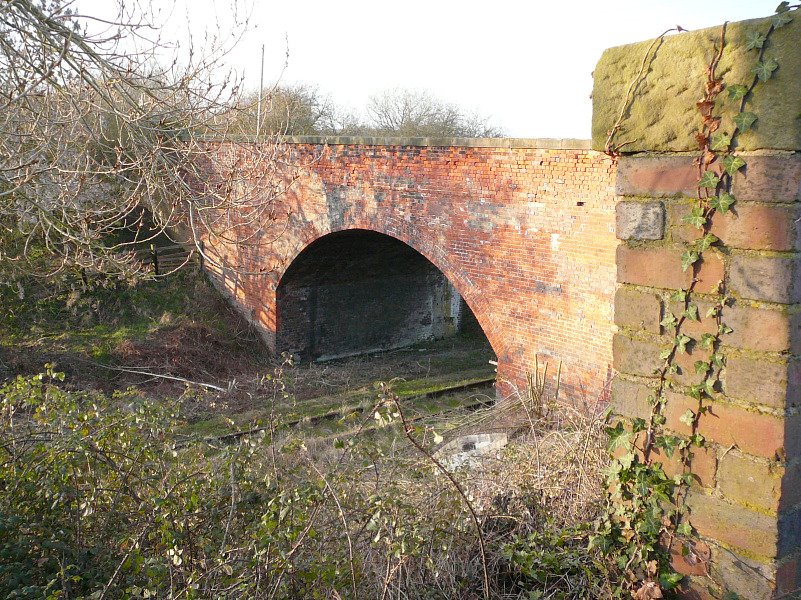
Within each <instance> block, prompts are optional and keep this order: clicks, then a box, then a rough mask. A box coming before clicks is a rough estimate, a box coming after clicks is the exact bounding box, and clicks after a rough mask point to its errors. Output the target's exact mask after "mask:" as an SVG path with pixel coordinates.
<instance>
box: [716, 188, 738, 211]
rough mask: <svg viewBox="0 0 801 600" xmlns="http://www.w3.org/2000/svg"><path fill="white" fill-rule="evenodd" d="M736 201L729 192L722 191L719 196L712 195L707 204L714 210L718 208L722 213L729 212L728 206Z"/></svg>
mask: <svg viewBox="0 0 801 600" xmlns="http://www.w3.org/2000/svg"><path fill="white" fill-rule="evenodd" d="M735 202H736V199H735V198H734V196H732V195H731V194H729V193H726V192H724V193H722V194H721V195H720V196H713V197H712V198H710V199H709V204H710V206H712V208H714V209H715V210H719V211H720V212H721V213H723V214H724V215H725V214H726V213H727V212H729V208H730V207H731V205H732V204H734V203H735Z"/></svg>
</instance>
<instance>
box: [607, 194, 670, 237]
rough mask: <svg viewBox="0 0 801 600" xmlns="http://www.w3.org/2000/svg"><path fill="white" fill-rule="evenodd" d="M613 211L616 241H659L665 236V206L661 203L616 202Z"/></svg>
mask: <svg viewBox="0 0 801 600" xmlns="http://www.w3.org/2000/svg"><path fill="white" fill-rule="evenodd" d="M615 211H616V227H615V231H616V234H617V237H618V239H621V240H661V239H662V237H663V236H664V235H665V205H664V204H662V202H659V201H652V202H625V201H624V202H618V203H617V204H616V205H615Z"/></svg>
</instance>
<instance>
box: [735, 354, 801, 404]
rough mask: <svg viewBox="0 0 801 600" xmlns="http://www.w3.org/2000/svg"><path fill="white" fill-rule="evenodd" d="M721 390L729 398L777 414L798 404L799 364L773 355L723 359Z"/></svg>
mask: <svg viewBox="0 0 801 600" xmlns="http://www.w3.org/2000/svg"><path fill="white" fill-rule="evenodd" d="M722 381H723V390H724V392H725V393H726V395H727V396H728V397H729V398H732V399H734V400H739V401H742V402H753V403H756V404H761V405H764V406H769V407H771V408H776V409H780V410H784V409H790V408H793V407H795V406H798V404H799V403H801V397H800V395H801V362H799V361H798V359H795V358H790V359H788V358H787V357H785V356H775V355H767V356H765V355H753V354H749V355H737V354H730V355H729V356H727V358H726V368H725V369H724V373H723V377H722Z"/></svg>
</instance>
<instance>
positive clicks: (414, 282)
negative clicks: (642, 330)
mask: <svg viewBox="0 0 801 600" xmlns="http://www.w3.org/2000/svg"><path fill="white" fill-rule="evenodd" d="M213 151H214V153H215V154H214V160H213V161H212V162H213V165H214V166H216V167H217V168H219V165H227V168H229V169H230V168H234V166H236V167H237V168H241V166H242V165H246V164H252V163H253V162H254V159H253V157H252V156H249V153H250V152H252V149H251V148H250V147H248V146H246V145H237V146H234V145H227V144H220V145H219V146H216V147H215V148H214V149H213ZM283 158H284V159H285V164H287V165H291V166H288V167H287V169H288V171H287V172H286V173H283V175H284V176H285V177H287V178H289V179H294V183H292V185H290V186H289V188H288V191H287V192H285V193H283V194H281V195H279V196H278V197H277V198H276V207H275V214H276V215H280V216H279V217H278V218H277V219H276V220H275V221H274V222H271V223H264V222H261V223H259V227H257V228H252V227H251V228H247V232H246V234H245V235H254V234H255V236H256V238H258V239H256V238H253V241H254V242H256V241H258V242H259V244H260V246H259V248H258V251H254V252H249V251H248V250H247V248H245V249H242V248H239V249H237V248H235V247H234V246H233V245H230V244H223V243H219V242H218V243H217V244H215V243H209V242H210V241H209V240H207V245H206V252H207V253H209V254H210V256H212V257H217V258H218V259H219V262H220V263H222V264H230V263H234V262H235V263H237V264H239V265H240V268H242V269H243V270H244V271H251V272H254V273H255V274H250V275H247V274H246V275H242V274H238V273H235V272H234V271H233V270H226V269H214V268H212V269H211V271H212V273H213V275H214V277H215V279H216V281H217V283H218V285H219V287H221V288H222V289H225V290H227V292H228V293H229V294H230V295H232V296H233V297H234V298H235V299H236V302H237V303H238V304H239V305H240V307H242V308H243V309H244V311H246V313H247V315H248V316H249V317H250V319H251V320H252V322H253V323H255V324H256V325H257V326H258V327H259V329H260V330H261V331H262V332H263V333H264V337H265V339H266V340H267V342H268V344H269V345H270V346H271V347H272V348H273V349H275V350H277V351H279V352H280V351H291V352H295V353H298V354H300V355H302V356H306V357H309V358H325V357H333V356H340V355H346V354H349V353H357V352H360V351H368V350H376V349H380V348H392V347H399V346H403V345H408V344H410V343H413V342H415V341H419V340H423V339H428V338H431V337H441V336H444V335H447V334H448V333H450V332H452V331H455V330H457V329H459V327H460V325H462V324H464V323H465V322H467V321H469V320H471V317H470V315H471V314H472V315H474V316H475V319H476V320H477V321H478V324H480V327H481V329H482V330H483V332H484V333H485V334H486V336H487V338H488V340H489V341H490V343H491V345H492V348H493V350H494V352H495V354H496V355H497V359H498V372H499V383H500V387H501V388H502V389H503V391H504V392H508V391H512V390H513V389H514V388H520V386H524V385H525V375H526V372H527V371H531V370H532V369H533V367H534V358H535V356H538V358H539V361H540V364H542V361H549V362H550V363H551V366H552V368H555V367H556V363H557V362H558V361H562V363H563V365H562V374H563V377H562V383H563V389H565V390H566V391H567V392H568V393H569V394H572V395H574V396H578V397H581V398H583V399H586V400H595V399H597V398H598V397H599V396H602V395H603V394H604V391H605V390H608V387H609V382H610V378H611V363H612V344H611V339H612V338H611V322H612V297H613V294H614V286H615V246H616V240H615V233H614V201H615V195H614V186H613V176H614V169H613V167H612V162H611V160H610V159H609V158H608V157H606V156H605V155H604V154H603V153H600V152H597V151H593V150H591V149H590V143H589V141H581V140H512V139H488V140H476V139H455V140H454V139H449V140H398V139H394V140H393V139H390V140H375V139H357V138H347V139H336V138H334V139H315V138H296V139H293V140H288V143H287V145H286V146H285V148H284V157H283ZM226 173H227V172H222V171H220V172H217V175H218V176H219V177H220V178H221V180H224V179H225V178H226V176H227V174H226ZM257 181H258V177H256V176H255V175H254V176H253V177H252V178H250V179H247V180H246V181H245V182H244V184H243V185H246V186H248V185H252V186H256V185H258V184H257V183H255V182H257ZM249 182H252V183H249ZM246 193H250V194H254V195H255V196H258V193H259V192H258V191H257V190H256V189H248V190H246ZM211 242H213V241H211ZM467 307H469V309H470V310H469V311H468V309H467Z"/></svg>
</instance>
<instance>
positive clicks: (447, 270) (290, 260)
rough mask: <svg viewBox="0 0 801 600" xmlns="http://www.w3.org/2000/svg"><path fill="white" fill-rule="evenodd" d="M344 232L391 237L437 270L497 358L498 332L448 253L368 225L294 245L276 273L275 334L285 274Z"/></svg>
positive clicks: (475, 290)
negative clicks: (292, 250) (293, 249)
mask: <svg viewBox="0 0 801 600" xmlns="http://www.w3.org/2000/svg"><path fill="white" fill-rule="evenodd" d="M346 232H364V233H372V234H377V235H379V236H382V237H386V238H390V239H392V240H395V241H398V242H400V243H402V244H403V245H405V246H406V247H408V248H410V249H411V250H413V251H414V252H415V253H417V254H418V255H419V256H421V257H423V258H424V259H425V260H426V261H428V262H429V263H430V264H431V265H432V266H433V267H435V268H436V270H437V271H439V272H440V273H442V275H443V276H444V278H445V279H446V280H447V281H448V282H449V283H450V284H451V285H452V286H453V288H454V289H455V290H456V292H457V293H458V294H459V296H460V297H461V298H462V299H463V300H464V302H465V303H466V304H467V306H468V308H469V309H470V311H471V312H472V314H473V316H474V317H475V318H476V320H477V321H478V324H479V327H481V330H482V332H483V333H484V335H485V337H486V338H487V341H488V342H489V344H490V346H492V350H493V352H494V353H495V354H496V356H497V355H498V352H499V350H500V349H501V345H500V344H501V341H500V340H499V339H498V337H497V332H496V331H495V330H494V329H493V327H492V323H491V321H490V318H489V314H488V313H487V311H486V310H485V306H486V303H485V302H484V301H482V300H481V292H482V290H481V289H480V288H479V286H478V285H476V284H475V283H474V282H472V281H471V280H470V279H469V278H468V277H466V276H465V275H464V274H463V273H461V272H460V270H459V269H458V267H455V266H453V265H452V264H451V263H450V261H449V260H448V255H447V251H446V250H445V249H443V248H441V247H438V246H437V245H435V244H431V243H430V242H429V241H428V240H420V239H417V240H415V239H414V238H413V236H408V235H404V234H403V233H404V232H388V231H386V230H382V228H378V227H370V226H362V227H358V226H354V227H349V226H342V227H336V228H331V229H330V230H328V231H325V232H319V231H318V232H317V235H315V236H313V237H312V236H310V237H306V238H303V240H302V241H300V240H298V242H299V243H298V244H297V245H296V250H295V251H294V252H293V253H292V255H291V257H287V260H286V261H285V262H284V263H283V264H282V267H281V269H280V270H278V271H277V272H276V282H275V290H276V305H275V310H276V335H278V333H279V329H280V327H281V323H280V318H279V310H280V300H279V298H278V290H279V289H280V288H281V286H282V284H283V283H284V282H285V275H286V274H287V272H288V271H289V270H290V269H291V268H292V266H293V265H296V264H297V261H298V260H299V259H300V258H301V257H302V256H303V255H304V254H305V253H307V252H308V251H309V249H310V248H311V247H313V246H314V245H316V244H318V243H319V242H323V241H325V240H326V239H327V238H330V237H331V236H332V235H335V234H339V233H346ZM421 242H423V243H421ZM426 242H428V243H426Z"/></svg>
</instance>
